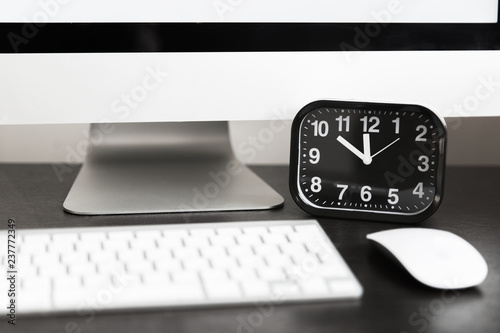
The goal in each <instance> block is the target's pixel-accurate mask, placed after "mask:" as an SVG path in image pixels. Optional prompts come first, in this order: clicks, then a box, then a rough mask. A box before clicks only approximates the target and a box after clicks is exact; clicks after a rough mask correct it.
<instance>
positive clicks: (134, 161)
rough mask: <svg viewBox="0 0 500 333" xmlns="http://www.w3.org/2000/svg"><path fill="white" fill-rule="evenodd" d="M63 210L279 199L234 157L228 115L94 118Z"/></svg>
mask: <svg viewBox="0 0 500 333" xmlns="http://www.w3.org/2000/svg"><path fill="white" fill-rule="evenodd" d="M89 141H90V146H89V150H88V153H87V157H86V161H85V163H84V164H83V166H82V168H81V170H80V173H79V174H78V176H77V178H76V180H75V182H74V184H73V187H72V188H71V190H70V192H69V194H68V196H67V197H66V200H65V201H64V204H63V206H64V210H65V211H67V212H69V213H73V214H79V215H107V214H142V213H171V212H205V211H233V210H257V209H269V208H273V207H278V206H281V205H282V204H283V198H282V197H281V196H280V195H279V194H278V193H277V192H276V191H274V190H273V189H272V188H271V187H270V186H269V185H267V184H266V183H265V182H264V181H263V180H262V179H260V178H259V177H258V176H256V175H255V174H254V173H253V172H252V171H251V170H250V169H248V168H247V167H246V166H245V165H243V164H241V163H239V162H238V160H237V159H236V158H235V156H234V154H233V151H232V149H231V144H230V141H229V131H228V124H227V122H184V123H183V122H179V123H133V124H131V123H126V124H123V123H122V124H92V125H91V128H90V135H89Z"/></svg>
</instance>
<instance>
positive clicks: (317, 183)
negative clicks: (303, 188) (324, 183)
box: [311, 177, 321, 193]
mask: <svg viewBox="0 0 500 333" xmlns="http://www.w3.org/2000/svg"><path fill="white" fill-rule="evenodd" d="M311 191H313V192H314V193H318V192H319V191H321V178H319V177H312V179H311Z"/></svg>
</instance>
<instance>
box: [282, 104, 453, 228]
mask: <svg viewBox="0 0 500 333" xmlns="http://www.w3.org/2000/svg"><path fill="white" fill-rule="evenodd" d="M292 133H293V134H292V135H293V138H292V152H291V164H290V168H291V170H292V172H291V179H290V188H291V190H292V195H293V196H294V199H295V200H296V201H297V202H298V203H299V205H300V206H301V207H302V208H304V209H305V210H306V211H309V212H311V213H313V214H318V215H324V216H332V217H342V218H362V219H375V220H387V221H401V222H415V221H418V220H421V219H423V218H426V217H428V216H430V215H431V214H432V213H433V212H434V211H435V209H437V207H438V205H439V203H440V200H441V196H442V188H443V178H444V177H443V176H444V174H443V173H444V152H445V143H446V128H445V125H444V123H443V121H442V120H441V119H440V118H439V117H438V116H436V115H435V114H434V113H433V112H432V111H430V110H429V109H426V108H424V107H421V106H417V105H400V104H380V103H356V102H354V103H353V102H336V101H319V102H314V103H311V104H309V105H308V106H306V107H304V108H303V109H302V110H301V112H299V114H298V115H297V117H296V119H295V120H294V124H293V129H292Z"/></svg>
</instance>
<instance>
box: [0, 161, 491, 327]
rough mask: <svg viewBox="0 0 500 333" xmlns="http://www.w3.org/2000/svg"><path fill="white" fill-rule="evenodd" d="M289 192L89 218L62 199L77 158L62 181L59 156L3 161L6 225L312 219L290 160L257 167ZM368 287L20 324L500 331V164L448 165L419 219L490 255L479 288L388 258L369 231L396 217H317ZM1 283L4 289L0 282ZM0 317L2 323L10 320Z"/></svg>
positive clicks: (1, 209)
mask: <svg viewBox="0 0 500 333" xmlns="http://www.w3.org/2000/svg"><path fill="white" fill-rule="evenodd" d="M253 169H254V171H255V172H256V173H258V174H259V175H260V176H261V177H262V178H264V179H265V180H266V181H267V182H268V183H269V184H270V185H271V186H273V187H274V188H275V189H276V190H277V191H278V192H280V193H281V194H282V195H283V196H284V198H285V205H284V207H283V208H280V209H276V210H269V211H255V212H230V213H196V214H158V215H129V216H97V217H82V216H75V215H70V214H66V213H64V212H63V210H62V202H63V200H64V198H65V196H66V194H67V192H68V190H69V188H70V187H71V184H72V182H73V179H74V177H75V176H76V173H77V171H78V167H75V168H74V169H73V172H71V173H70V174H69V175H68V174H66V175H65V177H63V180H62V181H59V180H58V178H57V177H56V175H55V173H54V171H53V168H52V166H51V165H31V166H30V165H0V188H1V197H0V222H1V223H2V224H1V226H0V228H6V226H7V220H8V218H14V219H15V220H16V225H17V228H18V229H22V228H42V227H44V228H55V227H63V228H64V227H81V226H102V225H140V224H160V223H185V222H212V221H244V220H265V219H305V218H310V216H308V215H307V214H306V213H304V212H302V211H301V210H300V209H299V208H298V207H297V206H296V205H295V204H294V202H293V201H292V198H291V197H290V195H289V193H288V180H287V177H288V169H287V168H286V167H254V168H253ZM319 221H320V222H321V225H322V226H323V228H324V229H325V230H326V232H327V234H328V235H329V236H330V238H331V239H332V241H333V242H334V244H335V245H336V246H337V248H338V250H339V251H340V253H341V254H342V256H343V257H344V259H345V260H346V262H347V264H348V265H349V266H350V267H351V268H352V270H353V271H354V273H355V274H356V276H357V277H358V279H359V281H360V282H361V284H362V285H363V287H364V291H365V293H364V295H363V297H362V299H361V300H360V301H357V302H334V303H311V304H295V305H279V306H278V305H276V306H273V307H272V308H267V309H266V310H267V311H265V312H264V313H263V312H261V310H259V309H258V308H257V307H256V306H246V307H230V308H208V309H193V310H164V309H163V310H152V311H140V312H115V313H109V312H108V313H102V312H97V313H96V316H95V318H93V319H89V317H87V316H80V315H78V314H77V313H75V314H73V315H59V316H47V317H32V318H23V317H19V318H18V323H17V326H16V327H15V331H17V332H24V331H26V332H42V333H45V332H47V333H49V332H50V333H52V332H57V333H59V332H71V333H77V332H148V331H156V332H159V331H162V332H197V331H200V332H218V333H224V332H226V333H233V332H234V333H254V332H268V333H269V332H287V333H289V332H398V333H399V332H419V333H422V332H429V333H430V332H468V333H470V332H475V333H478V332H500V168H449V169H448V170H447V175H446V187H445V196H444V202H443V204H442V206H441V207H440V209H439V210H438V212H437V213H436V214H435V215H434V216H433V217H431V218H430V219H429V220H427V221H425V222H423V223H420V224H419V225H418V226H419V227H429V228H438V229H444V230H448V231H451V232H453V233H456V234H458V235H459V236H462V237H463V238H465V239H466V240H468V241H469V242H470V243H472V244H473V245H474V246H475V247H476V248H477V249H478V250H479V252H481V253H482V254H483V256H484V257H485V259H486V261H487V263H488V266H489V274H488V277H487V278H486V281H484V282H483V284H481V285H480V286H479V287H476V288H471V289H467V290H460V291H456V292H452V291H446V292H443V291H440V290H433V289H429V288H426V287H424V286H423V285H421V284H419V283H418V282H416V281H415V280H414V279H413V278H412V277H411V276H409V275H408V274H407V273H406V272H405V271H404V270H403V269H402V268H400V267H399V266H397V265H396V264H395V263H393V262H391V261H389V260H387V258H386V257H385V256H383V255H382V254H380V253H379V252H378V251H377V249H376V248H374V247H373V245H372V244H370V243H368V241H367V240H366V239H365V235H366V234H368V233H371V232H375V231H379V230H386V229H392V228H399V227H404V226H399V225H396V224H389V223H373V222H359V221H344V220H329V219H319ZM0 292H3V291H0ZM6 321H7V320H6V319H5V318H3V319H2V320H1V322H0V331H2V332H4V331H5V330H7V329H8V328H11V327H8V326H10V325H7V323H6Z"/></svg>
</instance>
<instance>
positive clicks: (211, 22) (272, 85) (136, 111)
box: [0, 0, 500, 124]
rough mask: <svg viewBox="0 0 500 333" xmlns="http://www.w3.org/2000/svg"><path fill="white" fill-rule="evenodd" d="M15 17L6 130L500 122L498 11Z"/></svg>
mask: <svg viewBox="0 0 500 333" xmlns="http://www.w3.org/2000/svg"><path fill="white" fill-rule="evenodd" d="M2 7H3V8H1V10H0V22H3V23H2V24H0V32H1V34H0V35H1V36H2V38H1V40H0V72H1V73H2V79H1V80H0V89H1V91H2V104H3V107H2V111H1V112H2V115H1V117H0V118H1V120H0V121H1V122H2V123H4V124H39V123H54V124H57V123H96V122H110V121H112V122H148V121H197V120H259V119H269V118H272V117H275V114H276V110H277V109H279V110H287V113H286V114H287V115H288V116H287V117H288V118H291V117H293V115H294V113H295V112H296V111H297V110H299V109H300V108H301V107H302V106H303V105H305V104H307V103H309V102H310V101H313V100H316V99H348V100H369V101H395V102H402V103H416V104H423V105H426V106H428V107H430V108H433V109H435V110H437V111H438V112H440V113H441V114H443V115H444V116H460V117H462V116H492V115H498V114H499V112H500V111H498V108H496V107H493V106H494V105H498V104H499V103H500V94H492V93H490V92H491V91H490V90H491V89H496V88H497V86H498V83H497V82H498V79H497V78H498V77H500V65H499V64H500V61H499V60H500V53H499V52H498V51H497V50H498V49H500V28H499V27H500V25H499V24H498V22H497V18H498V1H496V0H481V1H471V0H462V1H451V0H440V1H431V0H425V1H424V0H422V1H410V0H407V1H404V0H390V1H385V0H384V1H382V0H379V1H369V0H356V1H316V3H315V4H314V6H312V5H310V1H308V2H306V1H304V0H294V1H284V0H283V1H274V2H273V3H272V4H270V3H269V2H267V1H266V2H264V1H263V0H261V1H252V2H250V3H247V2H245V1H234V0H231V1H229V0H212V1H204V0H203V1H202V0H197V1H194V0H193V1H189V2H186V1H180V0H178V1H173V0H169V1H159V0H148V1H143V2H140V3H138V2H136V1H117V0H116V1H107V2H106V3H105V4H103V3H101V2H97V1H94V0H92V1H90V0H89V1H68V0H45V1H23V2H15V3H9V4H4V5H2ZM200 22H202V23H200ZM359 22H362V23H359ZM393 51H397V52H393ZM471 51H473V52H471ZM482 87H483V88H482ZM485 89H486V90H485ZM488 89H489V90H488ZM476 90H478V91H483V90H484V91H485V93H484V94H482V95H481V96H486V95H488V98H487V99H486V98H483V97H481V96H479V97H477V98H475V99H474V98H472V99H474V100H471V98H469V100H465V99H466V98H467V96H469V95H471V94H472V96H473V97H475V91H476ZM436 92H439V93H436ZM464 96H465V97H464ZM457 103H458V104H460V105H461V106H460V107H458V108H457V107H455V105H456V104H457ZM281 113H282V114H283V112H281Z"/></svg>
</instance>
